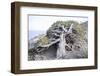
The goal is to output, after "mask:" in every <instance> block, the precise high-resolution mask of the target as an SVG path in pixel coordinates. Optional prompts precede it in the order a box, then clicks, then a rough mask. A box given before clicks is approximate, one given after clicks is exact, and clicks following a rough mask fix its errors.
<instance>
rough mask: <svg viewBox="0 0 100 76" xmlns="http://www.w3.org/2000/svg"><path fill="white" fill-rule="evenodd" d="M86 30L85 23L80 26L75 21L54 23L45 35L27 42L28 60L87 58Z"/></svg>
mask: <svg viewBox="0 0 100 76" xmlns="http://www.w3.org/2000/svg"><path fill="white" fill-rule="evenodd" d="M87 28H88V22H87V21H86V22H84V23H81V24H79V23H78V22H77V21H57V22H55V23H54V24H52V25H51V27H50V28H49V29H48V30H47V32H46V34H42V35H39V36H37V37H35V38H33V39H31V40H29V52H30V51H31V53H29V55H30V56H29V58H33V60H49V59H56V58H57V59H71V58H73V59H74V58H87V57H88V47H87V44H88V40H87V38H88V34H87V32H88V29H87ZM62 34H63V35H62ZM61 36H62V37H61ZM64 40H65V41H64ZM61 45H63V46H61ZM58 51H59V52H58ZM62 51H63V52H62ZM41 53H42V54H41ZM53 53H56V54H53ZM32 54H33V56H32ZM50 54H51V55H52V56H51V55H50ZM53 55H54V56H53ZM29 60H32V59H29Z"/></svg>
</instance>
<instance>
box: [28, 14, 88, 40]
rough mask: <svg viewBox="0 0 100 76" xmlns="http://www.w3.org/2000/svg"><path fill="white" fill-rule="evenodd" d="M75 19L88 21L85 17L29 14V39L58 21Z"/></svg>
mask: <svg viewBox="0 0 100 76" xmlns="http://www.w3.org/2000/svg"><path fill="white" fill-rule="evenodd" d="M67 20H74V21H78V22H79V23H80V22H85V21H88V18H86V17H85V18H83V17H58V16H36V15H34V16H33V15H31V16H29V25H28V26H29V39H31V38H33V37H35V36H38V35H39V34H43V33H45V32H46V31H47V29H48V28H49V27H50V26H51V25H52V24H53V23H54V22H56V21H67Z"/></svg>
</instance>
